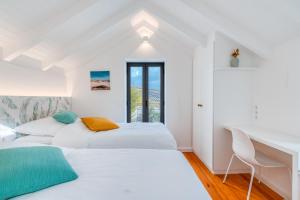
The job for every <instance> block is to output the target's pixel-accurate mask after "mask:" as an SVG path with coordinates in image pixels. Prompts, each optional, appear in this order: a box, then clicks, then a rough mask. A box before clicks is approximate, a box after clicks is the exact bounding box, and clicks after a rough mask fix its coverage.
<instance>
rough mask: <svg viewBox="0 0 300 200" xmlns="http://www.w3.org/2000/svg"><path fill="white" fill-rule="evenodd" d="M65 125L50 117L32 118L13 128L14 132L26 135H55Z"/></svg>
mask: <svg viewBox="0 0 300 200" xmlns="http://www.w3.org/2000/svg"><path fill="white" fill-rule="evenodd" d="M65 126H66V125H65V124H63V123H60V122H57V121H56V120H55V119H53V118H52V117H46V118H43V119H38V120H34V121H31V122H28V123H25V124H22V125H20V126H18V127H16V128H15V130H16V132H18V133H22V134H27V135H39V136H55V135H56V133H57V131H58V130H60V129H61V128H63V127H65Z"/></svg>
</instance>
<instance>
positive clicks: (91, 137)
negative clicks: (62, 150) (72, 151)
mask: <svg viewBox="0 0 300 200" xmlns="http://www.w3.org/2000/svg"><path fill="white" fill-rule="evenodd" d="M119 125H120V128H119V129H114V130H110V131H101V132H93V131H90V130H88V129H87V128H86V127H85V125H84V124H83V123H82V122H81V121H80V120H78V121H77V122H75V123H74V124H70V125H67V126H65V127H64V128H62V129H60V130H59V131H58V132H57V133H56V134H55V136H54V137H41V136H26V137H21V138H19V139H17V140H16V142H17V143H23V142H25V143H26V142H35V143H36V142H38V143H43V144H53V145H56V146H62V147H69V148H104V149H105V148H106V149H112V148H138V149H172V150H176V149H177V144H176V141H175V139H174V137H173V135H172V134H171V133H170V131H169V130H168V129H167V128H166V126H165V125H163V124H161V123H120V124H119ZM39 141H40V142H39Z"/></svg>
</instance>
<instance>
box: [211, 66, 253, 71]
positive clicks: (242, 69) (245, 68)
mask: <svg viewBox="0 0 300 200" xmlns="http://www.w3.org/2000/svg"><path fill="white" fill-rule="evenodd" d="M257 69H258V68H257V67H229V66H228V67H215V68H214V71H255V70H257Z"/></svg>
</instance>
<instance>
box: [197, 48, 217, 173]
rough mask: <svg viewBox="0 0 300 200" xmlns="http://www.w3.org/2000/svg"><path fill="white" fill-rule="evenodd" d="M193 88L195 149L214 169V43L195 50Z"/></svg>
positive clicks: (208, 165)
mask: <svg viewBox="0 0 300 200" xmlns="http://www.w3.org/2000/svg"><path fill="white" fill-rule="evenodd" d="M193 90H194V91H193V94H194V96H193V150H194V152H195V153H196V155H197V156H198V157H199V158H200V159H201V160H202V162H204V164H205V165H206V166H207V167H208V168H209V169H211V170H212V166H213V163H212V160H213V159H212V155H213V151H212V149H213V44H212V45H208V47H207V48H200V47H199V48H197V50H196V51H195V55H194V68H193Z"/></svg>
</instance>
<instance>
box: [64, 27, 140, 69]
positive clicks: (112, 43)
mask: <svg viewBox="0 0 300 200" xmlns="http://www.w3.org/2000/svg"><path fill="white" fill-rule="evenodd" d="M135 34H136V33H135V32H134V30H132V28H129V29H124V31H122V34H116V35H111V37H110V39H109V38H106V40H104V41H103V40H102V42H100V43H97V46H96V47H95V48H92V49H89V53H88V55H89V56H87V58H85V59H84V60H83V61H82V62H81V63H80V64H78V65H77V66H75V67H72V68H71V69H68V70H66V72H70V71H72V70H75V69H77V68H78V67H82V66H83V67H84V66H86V65H88V64H89V63H90V62H91V61H93V60H94V59H95V58H97V57H99V56H101V55H102V53H104V52H106V51H107V50H112V49H114V48H116V47H118V46H119V45H120V44H121V43H123V42H124V41H127V40H128V39H130V38H132V37H133V35H135ZM99 47H100V48H99Z"/></svg>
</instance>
